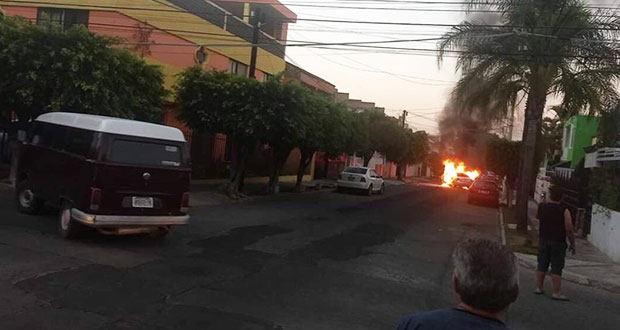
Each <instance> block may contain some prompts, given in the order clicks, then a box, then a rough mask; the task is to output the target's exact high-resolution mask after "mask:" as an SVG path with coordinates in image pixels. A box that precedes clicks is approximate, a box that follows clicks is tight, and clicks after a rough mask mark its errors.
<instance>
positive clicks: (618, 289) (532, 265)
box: [515, 253, 620, 293]
mask: <svg viewBox="0 0 620 330" xmlns="http://www.w3.org/2000/svg"><path fill="white" fill-rule="evenodd" d="M515 256H516V257H517V259H518V261H519V265H521V266H523V267H525V268H528V269H536V267H537V262H536V261H534V260H532V259H531V258H528V257H526V256H528V255H527V254H523V253H515ZM562 279H564V280H566V281H569V282H572V283H577V284H581V285H585V286H589V287H593V288H597V289H602V290H605V291H609V292H612V293H620V285H617V284H613V283H609V282H603V281H598V280H594V279H592V278H590V277H587V276H584V275H580V274H577V273H574V272H572V271H570V270H564V271H563V272H562Z"/></svg>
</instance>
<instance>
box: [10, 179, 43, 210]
mask: <svg viewBox="0 0 620 330" xmlns="http://www.w3.org/2000/svg"><path fill="white" fill-rule="evenodd" d="M15 202H16V204H17V209H18V210H19V211H20V212H22V213H26V214H37V213H39V211H41V208H42V207H43V200H42V199H40V198H38V197H37V196H35V195H34V193H33V192H32V188H31V186H30V182H28V180H23V181H21V182H20V183H18V184H17V189H16V191H15Z"/></svg>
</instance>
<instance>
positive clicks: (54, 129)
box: [48, 125, 69, 150]
mask: <svg viewBox="0 0 620 330" xmlns="http://www.w3.org/2000/svg"><path fill="white" fill-rule="evenodd" d="M48 127H49V129H50V130H51V132H50V134H51V140H52V141H51V143H50V147H51V148H52V149H56V150H63V148H64V147H65V142H66V140H67V132H68V131H69V128H67V127H66V126H60V125H50V126H48Z"/></svg>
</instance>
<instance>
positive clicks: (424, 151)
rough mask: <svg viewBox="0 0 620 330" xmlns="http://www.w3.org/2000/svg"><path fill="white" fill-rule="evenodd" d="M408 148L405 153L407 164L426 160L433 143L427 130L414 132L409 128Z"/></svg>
mask: <svg viewBox="0 0 620 330" xmlns="http://www.w3.org/2000/svg"><path fill="white" fill-rule="evenodd" d="M407 140H408V143H407V145H408V148H407V154H406V155H405V156H406V158H405V161H406V162H407V164H412V165H413V164H419V163H421V162H423V161H426V160H427V158H428V156H429V154H430V152H431V145H430V139H429V137H428V134H427V133H426V132H425V131H417V132H413V131H411V130H407Z"/></svg>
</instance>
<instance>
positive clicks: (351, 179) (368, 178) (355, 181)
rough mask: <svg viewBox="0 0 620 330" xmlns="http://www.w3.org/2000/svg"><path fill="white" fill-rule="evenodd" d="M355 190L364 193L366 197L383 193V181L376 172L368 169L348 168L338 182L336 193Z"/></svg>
mask: <svg viewBox="0 0 620 330" xmlns="http://www.w3.org/2000/svg"><path fill="white" fill-rule="evenodd" d="M347 189H355V190H362V191H365V192H366V194H367V195H369V196H370V195H372V194H373V193H379V194H383V193H384V192H385V181H384V180H383V177H382V176H380V175H379V174H377V172H376V171H375V170H374V169H372V168H368V167H349V168H347V169H345V170H344V171H343V172H342V173H341V174H340V178H339V180H338V191H343V190H347Z"/></svg>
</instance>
